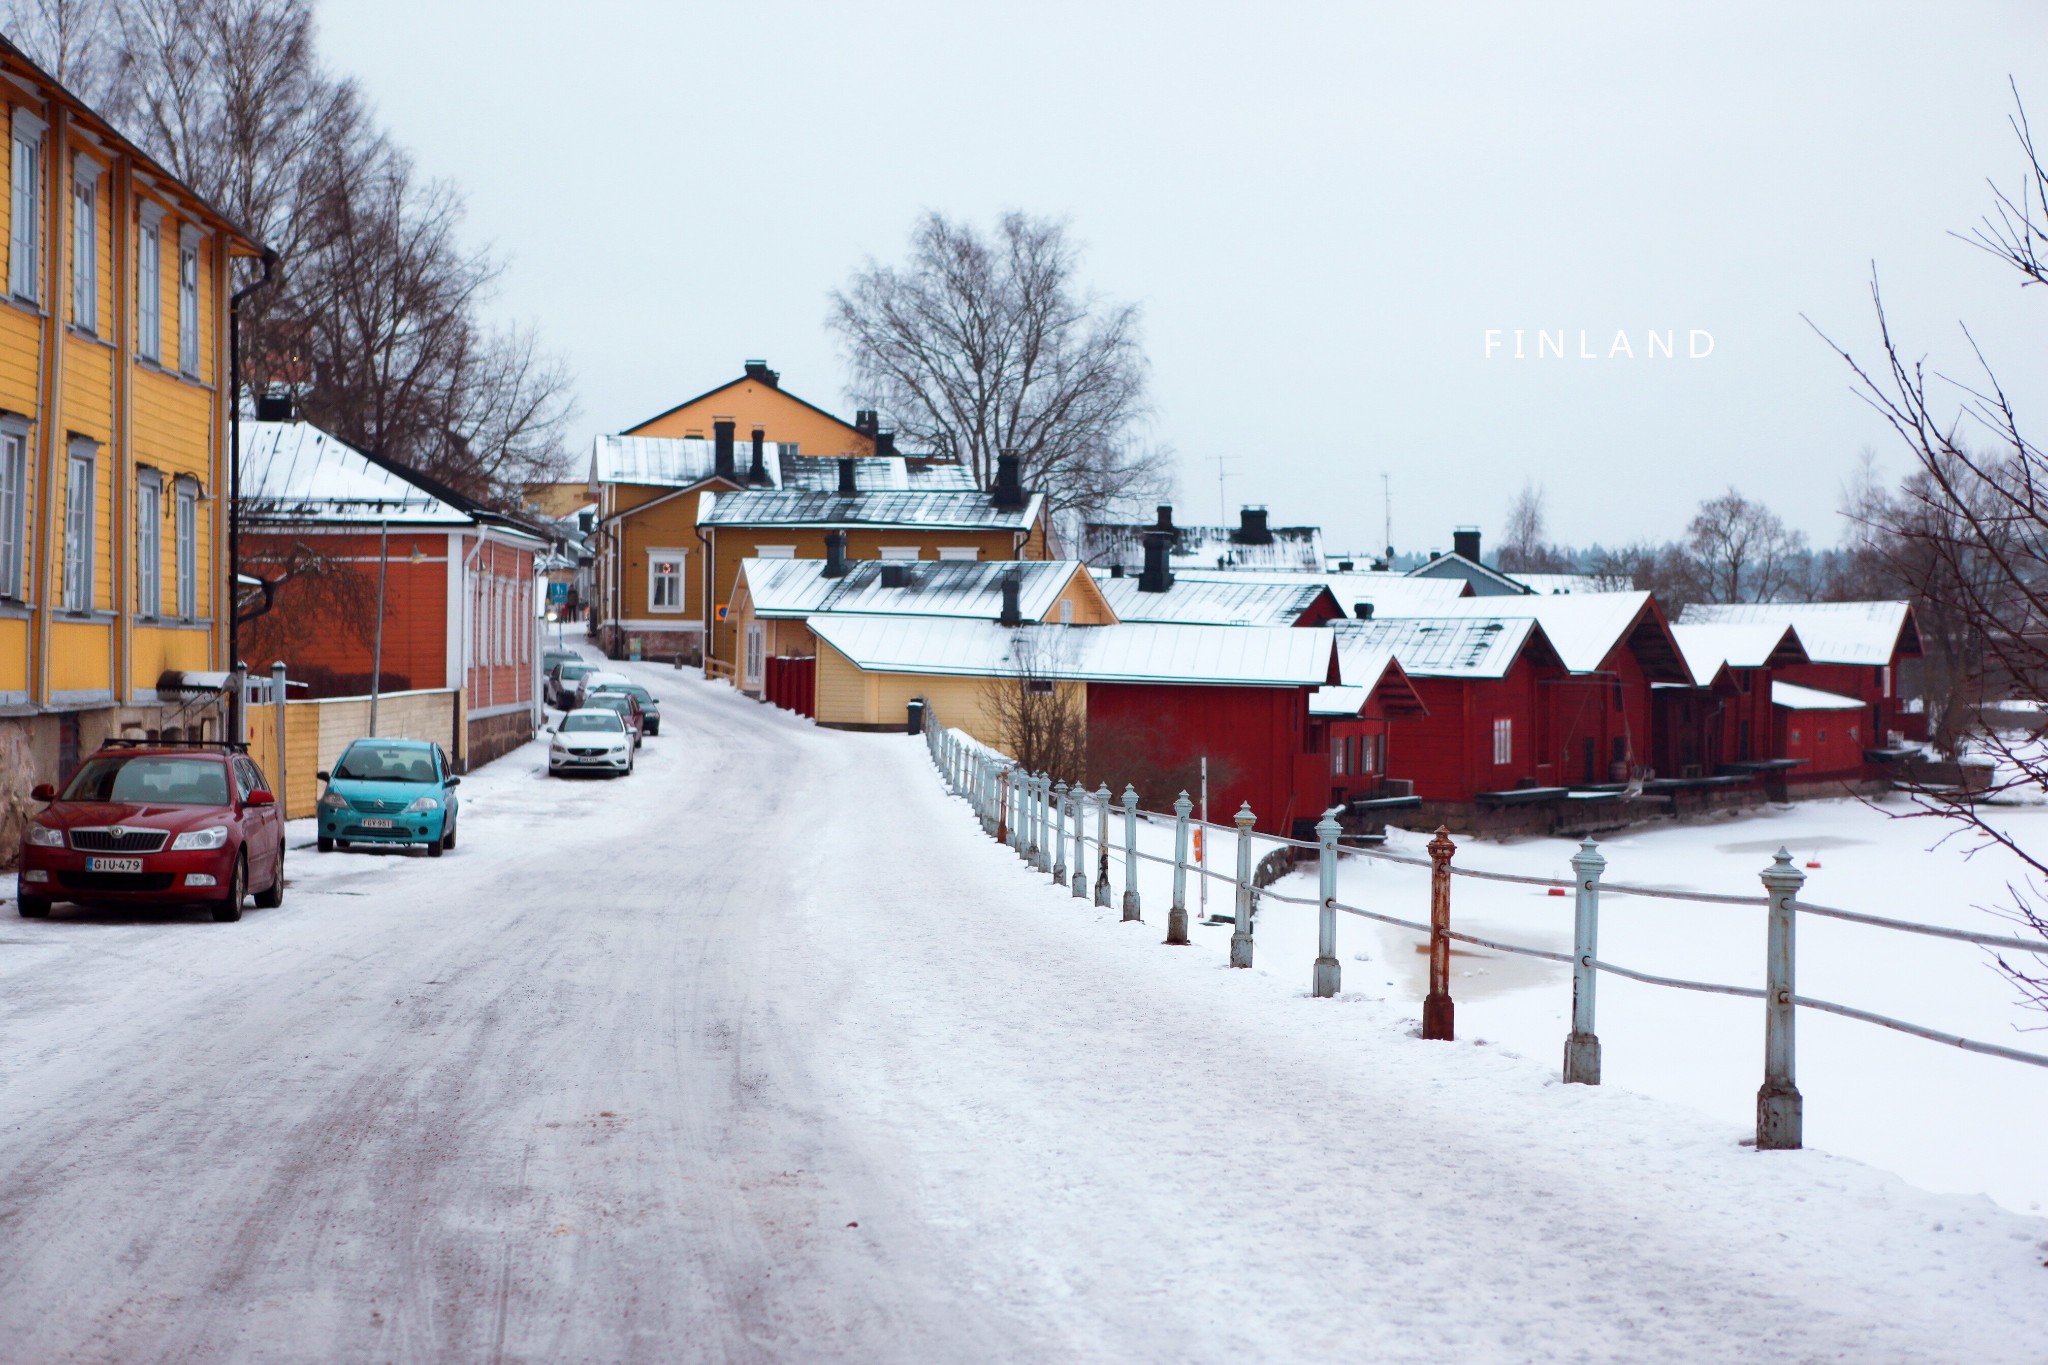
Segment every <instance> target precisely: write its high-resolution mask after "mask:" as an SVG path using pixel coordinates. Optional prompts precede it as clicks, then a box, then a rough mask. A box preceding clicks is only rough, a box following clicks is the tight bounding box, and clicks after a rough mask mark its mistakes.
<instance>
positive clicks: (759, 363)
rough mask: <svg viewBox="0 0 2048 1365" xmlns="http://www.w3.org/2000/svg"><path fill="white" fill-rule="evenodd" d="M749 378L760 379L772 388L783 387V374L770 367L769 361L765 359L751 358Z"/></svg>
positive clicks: (748, 369)
mask: <svg viewBox="0 0 2048 1365" xmlns="http://www.w3.org/2000/svg"><path fill="white" fill-rule="evenodd" d="M747 378H749V379H756V380H759V381H760V382H761V383H763V384H766V385H767V386H768V387H769V388H771V389H779V388H781V387H782V376H781V375H779V374H777V373H776V372H775V371H773V370H771V369H769V368H768V362H767V361H765V360H749V361H748V362H747Z"/></svg>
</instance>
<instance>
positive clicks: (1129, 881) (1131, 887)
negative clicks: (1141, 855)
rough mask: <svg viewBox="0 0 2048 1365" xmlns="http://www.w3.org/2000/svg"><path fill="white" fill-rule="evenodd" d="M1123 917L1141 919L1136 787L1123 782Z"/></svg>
mask: <svg viewBox="0 0 2048 1365" xmlns="http://www.w3.org/2000/svg"><path fill="white" fill-rule="evenodd" d="M1124 918H1125V919H1126V920H1134V919H1143V918H1144V916H1142V915H1140V914H1139V913H1138V789H1137V788H1136V787H1134V786H1132V785H1131V784H1130V783H1128V782H1126V783H1124Z"/></svg>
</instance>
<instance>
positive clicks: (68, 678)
mask: <svg viewBox="0 0 2048 1365" xmlns="http://www.w3.org/2000/svg"><path fill="white" fill-rule="evenodd" d="M113 634H114V632H113V627H112V626H109V625H107V624H105V623H104V622H98V621H90V622H89V621H57V622H54V623H52V625H51V627H50V687H51V688H52V689H53V690H55V691H58V692H103V691H106V690H108V689H109V688H110V687H112V685H113V684H112V681H111V678H112V671H111V670H112V665H111V659H112V655H111V654H110V653H109V651H110V650H111V649H112V648H113Z"/></svg>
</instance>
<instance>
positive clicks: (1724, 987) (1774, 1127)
mask: <svg viewBox="0 0 2048 1365" xmlns="http://www.w3.org/2000/svg"><path fill="white" fill-rule="evenodd" d="M927 718H928V719H929V720H931V721H932V723H931V724H929V725H928V726H927V727H926V742H927V744H928V746H929V747H930V750H931V754H932V761H933V763H934V764H935V765H936V766H937V767H938V768H939V770H940V772H941V773H942V774H943V775H944V776H945V778H946V781H947V784H948V785H949V786H950V787H951V788H952V790H953V791H954V792H955V794H957V795H959V796H960V797H962V799H964V800H965V801H966V802H967V803H968V805H969V807H970V808H971V809H972V810H973V811H974V812H975V813H976V814H977V815H978V816H979V818H980V820H981V822H982V825H983V827H984V828H985V829H986V830H987V831H988V832H989V833H990V834H991V835H993V836H995V837H997V838H998V839H1001V840H1002V841H1003V842H1005V843H1007V844H1009V845H1010V846H1011V847H1012V848H1013V849H1015V851H1016V852H1017V853H1018V855H1019V856H1020V857H1022V858H1024V859H1025V860H1026V861H1027V862H1029V863H1030V864H1031V865H1032V866H1034V867H1036V868H1038V869H1039V870H1041V871H1049V872H1051V873H1052V874H1053V876H1054V878H1055V879H1056V880H1057V881H1059V882H1061V883H1062V884H1064V885H1069V886H1070V887H1071V891H1072V894H1073V896H1074V897H1076V898H1087V897H1089V895H1090V888H1091V883H1092V891H1093V897H1092V898H1093V901H1094V904H1095V905H1097V906H1098V907H1104V908H1107V907H1108V906H1109V905H1110V903H1111V894H1112V893H1111V887H1112V883H1113V882H1114V881H1115V880H1117V879H1118V878H1121V881H1122V885H1123V894H1122V909H1123V918H1124V920H1125V921H1127V922H1129V921H1136V920H1140V919H1142V918H1143V916H1142V914H1141V909H1142V903H1141V896H1140V890H1139V885H1138V877H1137V869H1138V866H1139V864H1141V863H1149V864H1153V865H1155V866H1160V867H1168V868H1171V869H1172V871H1173V901H1172V907H1171V909H1170V910H1169V912H1168V915H1167V937H1166V941H1167V942H1168V943H1170V944H1184V943H1187V942H1188V941H1189V940H1188V937H1187V904H1186V903H1187V894H1186V893H1187V878H1188V875H1189V873H1191V872H1192V873H1193V874H1194V875H1195V876H1197V877H1199V878H1208V879H1211V880H1214V881H1218V882H1225V883H1229V884H1230V885H1231V887H1232V889H1233V891H1234V892H1235V900H1236V913H1235V914H1234V915H1231V916H1228V917H1222V918H1221V919H1220V921H1219V922H1224V923H1230V924H1231V925H1232V926H1233V931H1232V934H1231V941H1230V965H1231V966H1233V967H1249V966H1251V965H1252V961H1253V953H1254V946H1255V936H1256V933H1257V922H1258V919H1259V915H1258V911H1259V909H1260V907H1261V906H1263V905H1265V904H1266V903H1268V902H1272V903H1275V904H1279V905H1287V906H1299V907H1303V908H1308V909H1314V910H1316V911H1317V913H1318V917H1319V923H1318V936H1317V947H1318V953H1317V956H1316V960H1315V965H1314V970H1313V972H1312V976H1311V994H1312V995H1314V996H1317V997H1329V996H1334V995H1336V994H1337V993H1338V986H1339V982H1340V977H1341V970H1340V966H1339V964H1338V961H1337V958H1336V928H1335V922H1336V916H1337V915H1338V914H1346V915H1352V916H1355V917H1358V918H1361V919H1366V920H1372V921H1374V922H1377V923H1380V924H1385V925H1389V926H1391V927H1394V928H1397V929H1403V930H1407V931H1409V932H1411V933H1418V934H1422V935H1425V936H1426V937H1427V938H1428V941H1429V957H1430V969H1429V992H1428V994H1427V996H1426V997H1425V998H1424V1000H1423V1005H1422V1031H1421V1033H1422V1037H1424V1038H1428V1039H1449V1038H1452V1037H1454V1036H1455V1028H1454V1011H1455V1006H1454V1004H1453V1001H1452V999H1451V990H1450V945H1451V944H1452V943H1453V942H1457V943H1465V944H1470V945H1472V946H1474V947H1477V948H1483V949H1486V950H1488V951H1490V952H1499V953H1507V954H1511V955H1514V956H1518V957H1528V958H1535V959H1539V960H1541V961H1546V962H1555V963H1559V964H1561V965H1564V966H1568V967H1570V968H1571V969H1572V1023H1571V1032H1570V1034H1569V1035H1568V1036H1567V1038H1566V1040H1565V1064H1564V1079H1565V1080H1566V1081H1567V1082H1570V1083H1579V1084H1589V1085H1597V1084H1599V1082H1600V1040H1599V1037H1598V1035H1597V1034H1596V1033H1595V1031H1594V1022H1595V1011H1594V1006H1595V990H1594V982H1595V980H1596V979H1597V977H1598V976H1600V975H1602V974H1605V975H1610V976H1618V977H1622V978H1624V979H1627V980H1629V981H1633V982H1637V983H1640V984H1643V985H1649V986H1658V987H1665V988H1669V989H1674V990H1683V991H1695V992H1701V993H1705V994H1711V995H1726V996H1734V997H1737V998H1740V999H1745V1000H1761V1001H1763V1002H1764V1008H1765V1016H1764V1025H1765V1026H1764V1037H1765V1068H1764V1084H1763V1087H1762V1088H1761V1089H1760V1090H1759V1092H1758V1096H1757V1139H1756V1143H1757V1146H1758V1147H1759V1148H1765V1149H1770V1148H1789V1147H1797V1146H1799V1145H1800V1144H1801V1140H1802V1130H1803V1101H1802V1099H1801V1097H1800V1094H1799V1091H1798V1088H1797V1086H1796V1085H1794V1084H1793V1080H1792V1074H1793V1065H1792V1063H1793V1054H1792V1047H1793V1033H1792V1016H1793V1014H1794V1012H1795V1011H1796V1010H1798V1009H1811V1010H1817V1011H1820V1012H1822V1013H1826V1014H1834V1015H1839V1016H1841V1017H1842V1018H1845V1019H1851V1020H1856V1021H1859V1022H1862V1023H1867V1024H1874V1025H1878V1026H1880V1027H1883V1028H1888V1029H1892V1030H1895V1031H1897V1032H1900V1033H1905V1034H1908V1035H1911V1036H1913V1037H1916V1038H1921V1039H1925V1040H1927V1041H1930V1042H1935V1043H1941V1044H1945V1045H1947V1046H1950V1047H1955V1048H1959V1049H1961V1050H1963V1051H1967V1052H1975V1053H1979V1054H1982V1055H1985V1056H1991V1057H1999V1058H2003V1059H2006V1060H2010V1061H2017V1062H2024V1063H2026V1064H2028V1065H2030V1066H2044V1067H2048V1055H2043V1054H2040V1053H2034V1052H2028V1051H2026V1050H2024V1049H2020V1048H2012V1047H2006V1046H2003V1045H2001V1044H1998V1043H1991V1042H1986V1041H1984V1040H1982V1039H1974V1038H1967V1037H1964V1036H1963V1035H1961V1034H1956V1033H1949V1032H1946V1031H1944V1030H1941V1029H1935V1028H1930V1027H1927V1026H1926V1025H1922V1024H1916V1023H1912V1022H1910V1021H1907V1020H1902V1019H1895V1018H1892V1017H1891V1016H1889V1015H1884V1014H1878V1013H1876V1012H1874V1011H1871V1010H1864V1009H1858V1008H1856V1007H1854V1006H1850V1005H1843V1004H1837V1003H1835V1002H1833V1001H1828V1000H1820V999H1816V998H1813V997H1810V996H1803V995H1799V994H1797V992H1796V991H1795V989H1794V986H1793V969H1794V957H1793V942H1794V939H1793V932H1792V929H1793V922H1794V919H1795V918H1796V916H1797V915H1799V914H1802V913H1803V914H1808V915H1814V916H1818V917H1821V918H1827V919H1834V920H1840V921H1843V922H1846V923H1851V924H1859V925H1863V926H1865V927H1868V928H1874V929H1882V930H1887V931H1895V932H1901V933H1909V934H1917V935H1922V936H1926V937H1932V938H1939V939H1946V940H1950V941H1954V942H1961V943H1968V944H1972V945H1974V946H1977V947H1982V948H1988V949H1996V950H2003V951H2008V952H2025V953H2033V954H2039V955H2043V956H2048V939H2040V940H2034V939H2022V938H2016V937H2013V936H2010V935H2000V934H1984V933H1978V932H1976V931H1974V930H1968V929H1951V928H1947V927H1944V926H1941V925H1933V924H1922V923H1916V922H1914V921H1911V920H1901V919H1894V918H1891V917H1889V916H1885V915H1873V914H1868V913H1865V912H1862V911H1856V910H1844V909H1840V908H1837V907H1834V906H1826V905H1817V904H1814V903H1812V902H1809V901H1803V900H1800V899H1799V896H1798V892H1799V889H1800V887H1801V886H1803V885H1804V883H1805V881H1806V875H1805V874H1804V873H1803V872H1801V871H1800V870H1799V869H1797V868H1796V867H1794V866H1793V865H1792V859H1791V854H1790V853H1789V852H1787V851H1786V850H1784V849H1780V850H1779V851H1778V853H1777V856H1776V858H1775V859H1774V860H1773V862H1772V865H1771V866H1770V867H1768V868H1766V869H1765V870H1764V871H1763V872H1762V873H1761V874H1760V875H1761V879H1762V881H1763V883H1764V889H1765V892H1766V894H1764V895H1762V896H1742V895H1733V894H1728V893H1722V892H1709V891H1687V890H1681V889H1676V888H1671V887H1657V886H1639V885H1633V884H1629V883H1623V882H1608V881H1605V880H1603V876H1602V874H1603V873H1604V872H1605V870H1606V867H1607V860H1606V858H1605V857H1604V856H1603V855H1602V854H1601V853H1600V851H1599V849H1598V847H1597V845H1595V844H1594V842H1593V840H1591V839H1590V838H1588V839H1586V840H1584V841H1583V843H1582V844H1581V846H1580V848H1579V850H1578V852H1577V853H1575V854H1574V855H1573V857H1572V859H1571V863H1572V870H1573V872H1574V874H1575V875H1574V877H1573V878H1571V879H1563V878H1555V877H1539V876H1531V875H1528V874H1525V873H1516V872H1497V871H1493V870H1490V869H1486V868H1475V867H1460V866H1454V865H1453V858H1454V856H1455V854H1456V852H1457V845H1456V844H1455V843H1453V841H1452V840H1451V838H1450V835H1449V832H1448V831H1447V830H1444V829H1438V830H1437V831H1436V835H1435V837H1434V838H1433V839H1431V840H1430V843H1429V845H1428V848H1427V856H1426V857H1418V856H1416V855H1414V854H1411V853H1404V852H1400V851H1397V850H1392V849H1383V848H1360V847H1356V846H1345V845H1342V844H1340V843H1339V838H1340V836H1341V835H1342V833H1343V831H1342V830H1341V828H1340V827H1339V826H1338V824H1337V822H1336V820H1335V818H1334V813H1333V812H1332V813H1325V815H1324V816H1323V818H1322V820H1321V821H1320V822H1319V823H1318V824H1317V825H1316V834H1317V839H1316V841H1315V842H1313V843H1311V842H1309V841H1307V840H1302V839H1295V838H1290V837H1288V836H1285V835H1278V834H1266V833H1258V832H1256V830H1255V825H1256V823H1257V817H1256V816H1255V815H1254V814H1253V813H1252V810H1251V807H1250V806H1249V805H1244V806H1242V807H1241V808H1240V809H1239V810H1238V812H1237V814H1236V816H1235V818H1234V819H1233V820H1232V821H1231V823H1230V825H1221V824H1216V823H1213V822H1208V821H1198V820H1194V819H1192V818H1191V814H1192V807H1191V803H1190V802H1189V800H1188V797H1187V794H1186V793H1185V792H1183V793H1182V794H1181V796H1180V798H1179V800H1178V801H1176V802H1175V807H1174V811H1173V813H1172V814H1170V815H1169V814H1166V813H1163V812H1159V811H1148V810H1143V809H1141V808H1140V806H1139V804H1138V793H1137V791H1136V789H1135V788H1133V787H1130V786H1126V787H1125V788H1124V790H1123V793H1122V795H1121V797H1118V796H1116V795H1115V794H1114V793H1112V792H1111V790H1110V788H1109V786H1108V785H1107V784H1106V783H1105V784H1100V785H1098V786H1097V787H1096V789H1095V790H1093V791H1090V790H1088V789H1087V788H1086V787H1084V786H1082V785H1081V784H1079V783H1075V784H1074V785H1073V786H1072V787H1069V786H1068V785H1067V784H1066V783H1064V782H1062V783H1057V784H1055V783H1054V782H1053V781H1052V779H1051V778H1050V777H1048V776H1047V775H1046V774H1044V773H1030V772H1026V771H1024V770H1022V769H1020V768H1019V767H1018V765H1017V764H1016V763H1015V762H1014V761H1012V760H1011V759H1009V758H1008V757H1006V756H1004V755H1003V754H1001V753H1000V752H998V751H997V750H995V749H993V748H990V747H989V746H987V745H984V744H981V743H980V742H979V741H976V740H974V739H973V738H972V737H971V736H965V735H962V734H961V733H960V732H959V731H956V730H951V729H947V728H946V727H944V726H942V725H939V724H937V723H936V718H935V717H931V716H930V713H929V711H927ZM1140 825H1143V826H1145V827H1146V828H1147V829H1150V830H1162V829H1171V831H1172V834H1173V839H1174V852H1173V855H1172V856H1171V857H1168V856H1165V855H1162V854H1159V853H1155V852H1152V851H1151V850H1149V849H1144V848H1140V847H1139V846H1138V828H1139V826H1140ZM1233 827H1234V830H1235V833H1236V835H1237V841H1236V846H1237V857H1236V864H1237V867H1236V871H1235V873H1232V872H1229V871H1226V870H1225V869H1224V868H1223V867H1221V866H1220V865H1219V866H1216V867H1210V866H1208V865H1207V863H1206V859H1201V860H1198V859H1194V858H1191V857H1190V855H1189V840H1190V834H1191V833H1193V832H1196V831H1199V837H1200V838H1201V839H1202V841H1203V843H1202V847H1203V848H1204V849H1205V850H1206V849H1208V848H1209V847H1211V845H1210V844H1209V842H1208V841H1209V839H1210V838H1212V837H1213V836H1215V835H1221V834H1225V833H1228V832H1230V831H1231V830H1232V829H1233ZM1255 844H1256V845H1263V846H1266V847H1267V848H1268V854H1267V861H1270V859H1271V855H1272V852H1273V851H1277V850H1279V849H1294V850H1302V851H1306V852H1308V853H1311V854H1313V855H1314V860H1315V862H1316V864H1317V867H1318V871H1319V875H1320V878H1321V882H1322V886H1321V894H1320V895H1319V896H1317V897H1315V898H1313V899H1311V898H1308V897H1303V896H1295V895H1289V894H1287V893H1285V892H1281V891H1276V890H1274V889H1273V888H1272V887H1271V886H1269V885H1268V886H1261V885H1258V884H1257V881H1258V879H1259V876H1264V877H1268V878H1270V877H1271V876H1274V875H1278V874H1277V873H1263V874H1258V876H1255V873H1254V866H1255V864H1256V863H1259V861H1260V860H1259V859H1256V858H1255V857H1254V854H1253V848H1254V845H1255ZM1347 858H1351V859H1358V858H1363V859H1369V860H1372V861H1375V862H1385V863H1393V864H1397V865H1401V866H1408V867H1422V868H1427V869H1429V871H1430V915H1429V919H1428V921H1427V922H1424V921H1420V920H1413V919H1405V918H1403V917H1401V916H1399V915H1391V914H1387V913H1385V912H1384V911H1379V910H1369V909H1367V908H1365V907H1363V906H1357V905H1349V904H1345V903H1344V902H1342V901H1339V900H1338V899H1337V873H1338V868H1339V866H1340V864H1341V863H1342V861H1343V860H1344V859H1347ZM1292 861H1293V862H1295V863H1297V864H1298V863H1300V862H1302V861H1305V860H1304V859H1299V858H1295V859H1292ZM1070 873H1071V876H1070V875H1069V874H1070ZM1457 877H1463V878H1468V879H1471V880H1475V881H1483V882H1494V883H1501V884H1507V885H1515V886H1539V887H1544V888H1548V889H1553V890H1554V889H1565V890H1570V891H1572V892H1573V893H1574V895H1575V897H1576V899H1575V902H1574V905H1573V947H1572V951H1571V952H1569V953H1564V952H1559V951H1555V950H1552V949H1547V948H1538V947H1535V946H1533V945H1531V944H1526V943H1512V942H1506V941H1503V940H1500V939H1494V938H1489V937H1485V936H1483V935H1479V934H1472V933H1467V932H1465V931H1463V930H1456V929H1453V928H1451V924H1450V907H1451V890H1450V888H1451V883H1452V879H1453V878H1457ZM1603 893H1604V894H1608V895H1616V896H1631V897H1638V898H1644V899H1652V900H1666V901H1685V902H1689V903H1692V904H1701V905H1718V906H1737V907H1742V908H1756V909H1762V910H1764V911H1765V940H1766V941H1765V963H1766V970H1765V977H1766V982H1765V984H1764V985H1763V986H1738V985H1729V984H1725V983H1720V982H1711V981H1696V980H1692V979H1689V978H1685V977H1674V976H1665V975H1662V974H1659V973H1655V972H1647V971H1643V970H1641V969H1639V968H1636V967H1630V966H1625V965H1623V964H1621V963H1616V962H1608V961H1604V960H1603V959H1601V957H1600V956H1599V951H1598V930H1599V904H1600V898H1601V896H1602V894H1603Z"/></svg>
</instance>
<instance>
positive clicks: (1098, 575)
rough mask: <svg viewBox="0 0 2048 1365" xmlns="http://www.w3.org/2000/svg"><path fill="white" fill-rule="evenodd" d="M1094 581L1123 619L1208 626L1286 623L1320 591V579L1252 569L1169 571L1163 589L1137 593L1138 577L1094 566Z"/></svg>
mask: <svg viewBox="0 0 2048 1365" xmlns="http://www.w3.org/2000/svg"><path fill="white" fill-rule="evenodd" d="M1095 586H1096V587H1098V588H1100V589H1102V595H1103V596H1104V597H1105V598H1107V599H1109V605H1110V608H1111V609H1112V610H1113V611H1115V612H1116V614H1117V618H1118V619H1119V620H1123V621H1179V622H1183V623H1185V624H1188V625H1208V626H1291V625H1293V624H1294V623H1295V622H1297V621H1299V620H1300V619H1301V614H1302V613H1303V612H1305V611H1307V610H1308V609H1309V608H1310V607H1311V606H1313V605H1314V604H1315V601H1316V599H1317V598H1318V597H1321V596H1322V593H1323V587H1322V584H1320V583H1318V582H1316V581H1315V580H1313V579H1310V578H1306V577H1303V578H1301V579H1299V580H1292V581H1289V580H1279V581H1267V580H1266V579H1265V578H1264V577H1263V576H1262V575H1258V574H1233V573H1216V574H1209V575H1200V576H1197V575H1191V574H1178V573H1177V574H1175V575H1174V576H1173V582H1172V583H1171V584H1170V585H1168V587H1167V589H1166V591H1165V592H1142V591H1140V590H1139V588H1138V580H1137V579H1136V578H1133V577H1131V576H1130V575H1128V574H1126V575H1124V576H1122V577H1115V576H1112V575H1111V574H1110V573H1109V571H1108V570H1106V569H1097V570H1095Z"/></svg>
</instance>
